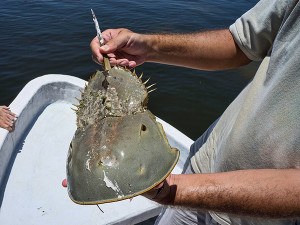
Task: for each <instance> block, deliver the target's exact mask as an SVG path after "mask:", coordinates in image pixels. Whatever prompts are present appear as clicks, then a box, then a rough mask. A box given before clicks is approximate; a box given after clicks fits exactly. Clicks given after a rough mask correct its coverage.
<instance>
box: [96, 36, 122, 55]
mask: <svg viewBox="0 0 300 225" xmlns="http://www.w3.org/2000/svg"><path fill="white" fill-rule="evenodd" d="M127 39H128V38H127V35H122V34H121V33H120V34H119V35H118V36H116V37H115V38H113V39H111V40H110V41H109V42H107V43H106V44H105V45H103V46H102V47H100V51H101V53H112V52H115V51H116V50H118V49H120V48H123V47H124V46H125V45H126V43H127V41H128V40H127Z"/></svg>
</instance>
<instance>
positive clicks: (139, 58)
mask: <svg viewBox="0 0 300 225" xmlns="http://www.w3.org/2000/svg"><path fill="white" fill-rule="evenodd" d="M102 36H103V39H104V43H106V44H105V45H104V46H102V47H100V43H99V40H98V38H97V37H95V38H94V39H93V40H92V41H91V43H90V47H91V50H92V53H93V54H92V58H93V60H94V61H95V62H96V63H98V64H103V54H107V56H108V58H109V62H110V64H111V66H115V65H120V66H123V67H127V68H129V69H132V68H134V67H136V66H138V65H141V64H142V63H144V62H145V60H146V57H147V51H148V45H147V38H146V35H142V34H137V33H134V32H132V31H130V30H127V29H124V28H121V29H109V30H105V31H104V32H103V33H102Z"/></svg>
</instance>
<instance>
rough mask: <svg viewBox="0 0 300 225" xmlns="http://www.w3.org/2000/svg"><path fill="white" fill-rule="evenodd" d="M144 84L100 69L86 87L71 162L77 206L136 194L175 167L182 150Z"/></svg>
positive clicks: (72, 190)
mask: <svg viewBox="0 0 300 225" xmlns="http://www.w3.org/2000/svg"><path fill="white" fill-rule="evenodd" d="M146 82H147V81H146ZM146 82H144V83H143V82H142V80H141V78H138V77H137V75H136V74H135V73H134V72H133V73H132V72H131V71H130V70H127V69H124V68H122V67H117V66H115V67H113V68H112V69H110V70H107V71H102V72H100V71H97V72H96V73H95V74H94V75H93V77H92V78H91V79H90V81H89V83H88V86H86V87H85V90H84V92H83V93H82V96H81V99H80V100H79V105H78V109H77V110H76V114H77V130H76V132H75V135H74V137H73V139H72V141H71V144H70V148H69V153H68V159H67V182H68V193H69V196H70V198H71V199H72V200H73V201H74V202H75V203H78V204H101V203H106V202H113V201H119V200H123V199H127V198H131V197H134V196H137V195H139V194H142V193H144V192H146V191H148V190H150V189H151V188H153V187H155V186H156V185H157V184H159V183H160V182H162V181H163V180H164V179H165V178H166V177H167V176H168V175H169V173H170V172H171V171H172V169H173V168H174V166H175V164H176V163H177V161H178V158H179V151H178V150H177V149H175V148H171V147H170V145H169V143H168V140H167V138H166V135H165V133H164V130H163V127H162V125H161V124H160V123H158V122H156V119H155V116H154V115H153V114H152V113H151V112H150V111H149V110H147V109H146V104H147V100H148V91H147V88H146V86H145V83H146Z"/></svg>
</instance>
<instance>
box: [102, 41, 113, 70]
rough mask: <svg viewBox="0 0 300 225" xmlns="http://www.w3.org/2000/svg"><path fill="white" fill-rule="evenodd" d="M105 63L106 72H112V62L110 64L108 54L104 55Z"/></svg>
mask: <svg viewBox="0 0 300 225" xmlns="http://www.w3.org/2000/svg"><path fill="white" fill-rule="evenodd" d="M102 45H104V44H102ZM103 62H104V71H107V70H110V69H111V66H110V62H109V59H108V57H107V55H106V54H103Z"/></svg>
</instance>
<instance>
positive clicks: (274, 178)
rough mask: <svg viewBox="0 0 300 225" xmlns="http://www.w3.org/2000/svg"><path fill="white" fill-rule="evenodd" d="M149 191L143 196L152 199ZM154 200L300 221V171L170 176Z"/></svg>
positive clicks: (152, 193)
mask: <svg viewBox="0 0 300 225" xmlns="http://www.w3.org/2000/svg"><path fill="white" fill-rule="evenodd" d="M156 192H157V189H156V190H155V189H152V191H150V192H149V193H146V194H145V196H146V197H148V198H150V199H151V197H150V196H152V197H153V196H155V194H156ZM154 200H155V201H157V202H159V203H162V204H168V205H173V206H182V207H186V208H191V209H196V210H211V211H217V212H223V213H230V214H236V215H247V216H257V217H268V218H297V217H298V218H299V216H300V170H299V169H284V170H283V169H282V170H279V169H261V170H239V171H232V172H224V173H214V174H180V175H171V176H169V177H168V178H167V179H166V180H165V182H164V188H163V191H162V192H161V193H160V194H159V196H158V197H157V198H155V199H154Z"/></svg>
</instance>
